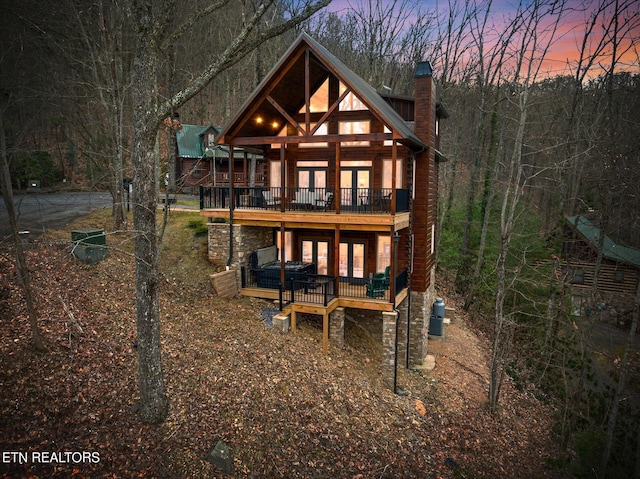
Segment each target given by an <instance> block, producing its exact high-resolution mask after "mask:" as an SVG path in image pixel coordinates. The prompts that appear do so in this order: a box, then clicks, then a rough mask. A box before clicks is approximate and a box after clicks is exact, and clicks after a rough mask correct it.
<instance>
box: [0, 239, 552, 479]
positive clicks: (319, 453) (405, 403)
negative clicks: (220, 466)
mask: <svg viewBox="0 0 640 479" xmlns="http://www.w3.org/2000/svg"><path fill="white" fill-rule="evenodd" d="M28 256H29V265H30V268H31V271H32V272H33V274H34V278H35V280H34V282H35V283H36V284H37V285H38V287H37V295H38V305H39V310H38V314H39V321H40V324H41V325H42V326H43V329H45V330H46V331H47V332H46V335H45V336H46V339H47V341H48V342H49V343H50V344H49V347H50V349H49V352H48V353H47V354H46V355H40V356H38V355H34V354H33V353H32V352H31V349H30V338H29V329H28V323H27V319H26V315H25V312H24V310H23V307H22V305H21V295H20V291H19V288H17V287H16V286H15V283H16V277H15V269H14V268H13V266H12V257H11V254H10V253H9V252H4V253H0V272H2V273H0V281H1V282H0V291H2V294H1V295H0V313H2V317H3V318H7V319H6V320H5V321H4V322H3V327H2V328H0V385H1V386H2V394H1V395H0V414H1V416H0V417H2V422H1V423H0V424H1V427H2V434H0V449H2V450H21V451H45V450H56V451H97V452H99V453H100V462H99V463H97V464H91V465H87V464H83V465H81V466H78V465H72V466H63V465H58V466H57V467H53V466H47V465H38V467H35V466H33V465H26V466H22V467H17V466H15V467H14V465H12V466H11V468H8V466H7V465H0V467H2V469H0V475H1V474H6V475H9V476H11V475H16V476H29V475H34V476H39V477H69V476H72V475H75V476H80V477H176V478H181V477H211V476H212V475H215V472H214V471H212V469H211V465H210V464H209V463H207V462H206V461H204V457H205V456H206V454H207V452H208V451H209V450H210V449H211V448H212V446H213V445H214V444H215V443H216V442H217V441H218V440H223V441H225V442H226V443H228V444H229V445H230V447H231V449H232V451H233V454H234V472H233V476H234V477H287V478H296V477H301V478H306V477H312V476H316V477H361V478H369V477H380V478H384V477H387V478H392V477H407V478H410V477H442V478H451V477H456V476H455V473H456V470H463V469H464V470H466V471H473V477H500V476H502V477H504V476H505V473H504V472H503V471H507V474H506V476H509V477H515V476H518V477H552V476H551V472H550V471H549V470H548V469H547V468H545V466H544V461H541V460H540V459H541V457H542V458H543V457H545V454H546V455H548V454H549V451H550V450H551V447H552V444H551V443H550V442H549V440H548V438H547V433H548V428H549V424H550V423H549V420H548V418H547V417H546V416H545V414H547V413H548V412H545V411H544V409H543V408H540V407H539V405H537V406H536V407H538V409H537V410H536V413H537V415H536V418H535V421H532V420H529V418H531V417H532V416H533V414H531V411H528V410H526V409H525V406H524V405H523V404H521V403H520V401H519V400H520V398H519V397H518V395H517V392H515V391H512V390H511V389H507V390H506V391H505V392H504V395H505V399H504V401H505V402H506V405H505V406H506V407H505V408H504V409H505V416H504V417H497V418H494V417H492V416H490V415H489V414H488V412H487V411H486V408H485V407H484V403H485V397H486V396H485V390H484V388H485V385H484V384H483V382H482V379H483V377H485V376H484V375H485V371H484V370H483V367H484V366H483V365H484V364H486V363H485V362H483V361H485V359H484V357H485V356H484V355H485V354H486V349H485V345H484V344H483V343H482V342H481V341H480V340H478V339H477V338H476V337H475V336H474V335H473V334H471V332H469V331H467V330H464V329H462V328H458V327H457V326H456V328H458V329H457V330H456V329H455V328H451V329H449V330H448V339H447V340H446V341H441V342H439V343H438V345H439V346H437V347H439V348H440V349H441V350H440V351H439V352H438V351H435V349H436V348H434V353H437V354H438V356H439V357H438V358H437V368H436V370H434V371H432V372H430V373H427V372H411V371H407V370H405V369H401V370H399V373H398V381H399V384H401V385H402V389H404V390H405V391H407V395H406V396H399V395H395V394H393V393H392V392H391V391H390V390H389V389H388V388H386V387H385V386H384V384H383V382H382V377H381V374H380V348H379V344H378V343H376V342H375V341H372V340H371V338H370V337H368V336H366V335H364V333H363V332H362V330H361V329H360V328H358V327H353V326H352V325H350V324H349V323H347V324H346V332H345V334H346V339H347V341H346V342H347V346H346V347H345V348H344V350H337V349H334V348H333V347H332V348H330V354H329V356H328V357H324V356H322V351H321V346H320V345H321V342H322V341H321V339H322V330H321V326H320V322H319V320H318V319H317V318H315V317H313V316H310V317H307V318H304V319H301V320H300V321H299V324H298V331H297V332H295V333H289V334H274V332H273V331H271V330H270V329H269V328H267V327H266V326H265V325H264V323H263V321H262V320H261V314H260V313H261V308H262V307H264V306H265V303H264V302H262V301H256V300H252V299H247V298H245V299H236V300H229V301H227V300H221V299H219V298H216V297H213V296H212V293H211V291H210V287H209V290H208V289H207V287H206V286H204V285H198V284H196V283H197V281H198V278H197V277H194V278H192V279H191V280H192V281H193V282H194V284H192V285H190V286H187V287H184V288H183V286H184V285H185V284H186V282H187V281H188V278H189V277H188V272H189V270H190V269H191V266H190V264H189V263H188V262H187V261H185V262H184V264H183V265H182V267H183V268H185V271H184V272H181V271H176V272H175V274H176V276H177V277H178V278H179V280H178V281H172V282H171V283H173V282H177V283H179V286H178V287H177V289H176V287H174V286H173V285H172V284H170V283H167V284H165V285H164V286H163V288H164V290H163V293H162V296H161V318H163V319H162V320H163V330H162V334H163V358H164V368H165V375H166V383H167V391H168V394H169V397H170V404H171V412H170V415H169V417H168V419H167V421H166V423H165V424H163V425H160V426H155V427H154V426H146V425H143V424H141V423H140V421H139V419H138V417H137V416H136V415H135V414H134V413H132V412H131V411H132V406H133V405H134V404H135V403H136V402H137V399H138V398H137V361H136V351H135V349H134V348H133V346H132V345H133V343H134V341H135V334H136V333H135V291H134V288H133V284H134V283H133V281H134V265H133V263H132V262H131V261H130V259H127V258H128V257H126V256H124V255H119V254H117V252H114V253H113V254H111V255H110V256H109V258H108V259H106V260H105V261H103V262H101V263H99V264H97V265H93V266H91V267H87V266H86V265H83V264H81V263H79V262H77V261H75V260H73V258H72V257H71V256H70V255H68V254H67V253H66V252H65V251H64V250H63V249H59V248H56V247H51V246H40V247H39V248H35V249H31V250H29V254H28ZM173 266H174V267H176V268H177V266H175V265H173ZM203 281H204V282H207V281H208V278H207V277H204V278H203ZM61 298H62V299H61ZM62 302H63V303H64V304H65V305H66V308H67V311H65V310H64V308H63V307H61V304H62ZM69 312H71V313H72V315H73V317H74V318H75V320H77V321H78V324H79V325H81V327H82V329H83V331H84V334H82V335H78V337H75V336H72V338H71V345H70V347H69V335H68V325H67V326H65V321H66V322H67V323H68V321H69V320H70V315H69ZM454 332H455V333H456V334H457V336H454V335H453V333H454ZM430 344H434V345H435V343H430ZM430 347H431V346H430ZM448 357H452V358H455V361H453V360H448V359H447V358H448ZM461 364H462V365H464V367H461ZM529 407H531V406H529ZM447 459H450V460H449V461H448V462H447ZM454 463H455V464H456V465H459V466H457V467H458V469H456V470H454V468H452V467H450V466H447V464H454ZM32 466H33V467H32ZM460 468H462V469H460ZM458 477H459V476H458Z"/></svg>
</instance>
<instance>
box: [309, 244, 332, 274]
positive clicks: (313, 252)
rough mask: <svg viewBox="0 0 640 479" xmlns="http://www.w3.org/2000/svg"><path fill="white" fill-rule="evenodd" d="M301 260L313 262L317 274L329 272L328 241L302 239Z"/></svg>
mask: <svg viewBox="0 0 640 479" xmlns="http://www.w3.org/2000/svg"><path fill="white" fill-rule="evenodd" d="M302 262H303V263H315V264H316V266H317V271H318V274H324V275H326V274H329V242H328V241H321V240H313V239H308V240H302Z"/></svg>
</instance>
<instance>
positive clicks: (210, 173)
mask: <svg viewBox="0 0 640 479" xmlns="http://www.w3.org/2000/svg"><path fill="white" fill-rule="evenodd" d="M218 133H219V129H218V128H216V127H214V126H211V125H209V126H199V125H186V124H181V125H180V128H179V129H177V130H176V184H177V186H178V187H179V188H181V189H182V190H184V191H193V192H194V193H195V192H198V191H199V187H200V186H201V185H206V186H228V185H229V182H230V181H229V180H230V174H229V157H230V154H229V151H230V148H229V147H227V146H225V145H217V144H216V142H215V138H216V136H217V135H218ZM233 151H234V155H233V157H234V163H233V170H234V173H233V183H234V184H235V185H238V186H265V185H266V166H265V162H264V161H263V158H262V155H261V154H260V152H256V151H249V150H248V149H244V148H234V149H233Z"/></svg>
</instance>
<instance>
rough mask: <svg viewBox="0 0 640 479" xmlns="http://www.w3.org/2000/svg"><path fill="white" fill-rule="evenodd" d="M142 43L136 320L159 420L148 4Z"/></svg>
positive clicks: (136, 133)
mask: <svg viewBox="0 0 640 479" xmlns="http://www.w3.org/2000/svg"><path fill="white" fill-rule="evenodd" d="M137 12H138V14H139V15H140V16H139V18H137V24H138V26H139V28H143V29H146V30H145V31H143V32H141V33H140V34H139V35H138V40H139V43H138V45H137V48H136V53H135V60H134V67H133V68H134V80H133V85H132V88H133V104H134V105H136V108H135V109H134V112H133V145H132V146H133V152H132V164H133V225H134V228H135V230H136V233H137V234H136V237H135V242H134V246H135V258H136V259H135V261H136V313H137V314H136V320H137V321H136V322H137V332H138V339H137V344H138V348H137V349H138V374H139V378H138V380H139V382H140V417H141V418H142V420H143V421H145V422H148V423H152V424H156V423H160V422H162V421H164V419H165V418H166V416H167V413H168V400H167V395H166V390H165V384H164V376H163V372H162V355H161V345H160V312H159V275H158V262H159V256H160V249H159V238H158V232H157V227H156V211H157V207H158V199H157V194H156V191H157V187H158V185H157V184H158V179H157V175H156V163H157V156H156V154H155V143H156V134H157V131H158V128H159V126H160V120H159V119H157V116H158V113H157V86H156V85H157V78H156V76H157V68H158V58H159V57H158V51H157V46H156V44H155V42H154V41H153V33H152V26H153V25H152V15H151V12H150V9H149V10H147V9H144V7H142V8H139V9H138V10H137Z"/></svg>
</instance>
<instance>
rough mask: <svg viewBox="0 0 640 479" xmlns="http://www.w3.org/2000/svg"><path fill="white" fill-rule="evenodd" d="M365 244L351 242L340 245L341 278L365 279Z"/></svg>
mask: <svg viewBox="0 0 640 479" xmlns="http://www.w3.org/2000/svg"><path fill="white" fill-rule="evenodd" d="M365 260H366V256H365V246H364V243H358V242H355V241H349V242H345V243H340V258H339V264H340V276H341V277H347V278H364V277H365V276H364V272H365V267H364V266H365Z"/></svg>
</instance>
